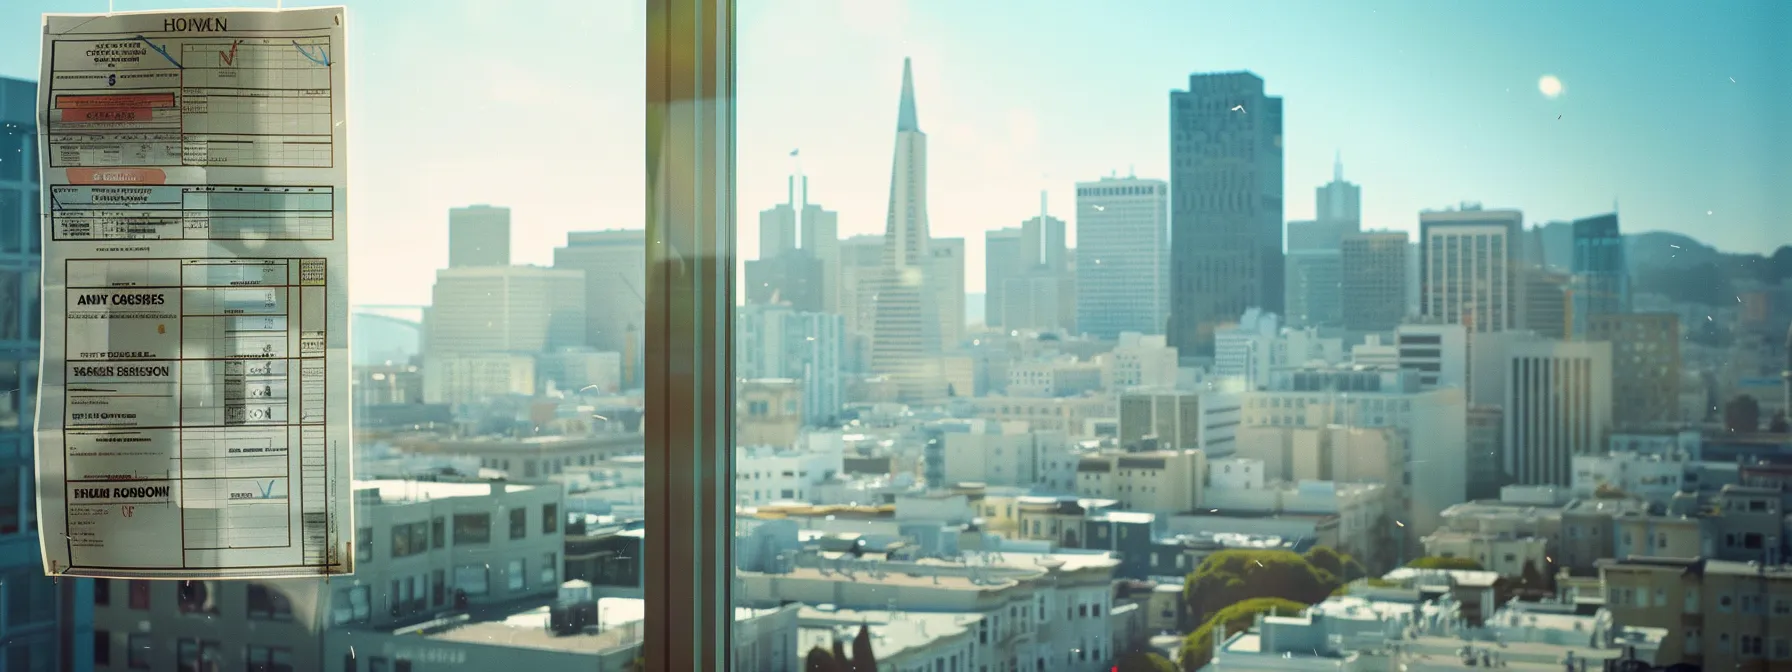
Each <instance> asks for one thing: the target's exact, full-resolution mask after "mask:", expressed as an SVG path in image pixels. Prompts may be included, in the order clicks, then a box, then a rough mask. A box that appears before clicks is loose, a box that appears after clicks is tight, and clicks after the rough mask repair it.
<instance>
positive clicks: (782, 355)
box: [734, 305, 846, 426]
mask: <svg viewBox="0 0 1792 672" xmlns="http://www.w3.org/2000/svg"><path fill="white" fill-rule="evenodd" d="M737 315H738V317H737V318H736V321H735V325H734V326H735V334H736V336H735V341H734V352H735V360H734V361H735V375H736V376H737V377H740V378H747V379H756V378H789V379H793V380H796V381H798V382H799V384H800V385H801V386H802V388H803V402H802V407H803V422H804V424H807V425H810V426H825V425H830V424H833V423H835V422H837V418H838V417H839V414H840V409H841V408H843V407H844V405H845V403H846V396H845V389H844V387H845V378H844V374H845V371H844V360H845V358H846V333H845V332H846V320H845V318H843V317H841V316H839V315H835V314H832V313H809V312H799V311H796V310H792V309H790V308H788V307H785V306H763V305H761V306H743V307H741V308H740V309H739V310H738V312H737Z"/></svg>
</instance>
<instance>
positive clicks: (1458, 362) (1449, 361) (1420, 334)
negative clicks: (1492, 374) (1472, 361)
mask: <svg viewBox="0 0 1792 672" xmlns="http://www.w3.org/2000/svg"><path fill="white" fill-rule="evenodd" d="M1394 343H1395V346H1396V347H1398V348H1399V365H1400V368H1402V369H1405V370H1408V371H1414V372H1417V373H1418V374H1419V385H1420V387H1422V388H1424V389H1432V388H1436V387H1466V386H1467V385H1468V330H1466V329H1464V328H1463V326H1462V325H1460V324H1402V325H1400V326H1399V327H1396V328H1395V329H1394Z"/></svg>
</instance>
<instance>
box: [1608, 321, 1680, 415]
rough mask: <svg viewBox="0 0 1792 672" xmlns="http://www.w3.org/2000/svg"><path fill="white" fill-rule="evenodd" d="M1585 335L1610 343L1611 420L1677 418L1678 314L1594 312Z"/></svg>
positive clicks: (1678, 382) (1678, 383) (1678, 381)
mask: <svg viewBox="0 0 1792 672" xmlns="http://www.w3.org/2000/svg"><path fill="white" fill-rule="evenodd" d="M1587 340H1589V341H1608V342H1610V343H1611V344H1612V390H1613V396H1612V401H1613V405H1612V421H1613V423H1614V424H1615V425H1616V427H1617V428H1618V429H1620V430H1639V429H1649V428H1659V427H1662V426H1673V425H1677V424H1679V423H1678V422H1677V421H1678V420H1679V419H1680V316H1679V315H1677V314H1674V313H1618V314H1606V315H1595V316H1594V317H1593V318H1592V320H1590V323H1589V324H1588V325H1587Z"/></svg>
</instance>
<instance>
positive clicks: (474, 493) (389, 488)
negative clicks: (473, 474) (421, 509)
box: [354, 479, 535, 504]
mask: <svg viewBox="0 0 1792 672" xmlns="http://www.w3.org/2000/svg"><path fill="white" fill-rule="evenodd" d="M534 487H535V486H533V485H524V484H520V483H501V482H471V483H452V482H442V481H406V480H397V479H384V480H372V481H355V485H354V490H355V491H356V492H360V491H363V490H377V491H378V492H379V497H380V503H381V504H404V503H408V502H425V501H430V500H435V499H449V498H453V497H484V496H487V495H491V494H494V492H493V490H494V488H503V491H504V492H523V491H525V490H530V489H533V488H534Z"/></svg>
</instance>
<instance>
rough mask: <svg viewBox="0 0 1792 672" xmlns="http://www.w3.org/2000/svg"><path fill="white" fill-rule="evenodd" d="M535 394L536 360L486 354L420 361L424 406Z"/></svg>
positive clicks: (459, 355)
mask: <svg viewBox="0 0 1792 672" xmlns="http://www.w3.org/2000/svg"><path fill="white" fill-rule="evenodd" d="M534 394H535V358H534V357H533V356H530V355H522V354H514V353H502V352H486V353H461V354H447V355H430V356H429V357H427V358H425V359H424V360H423V402H424V403H428V404H467V403H478V402H480V401H484V400H486V399H489V398H492V397H503V396H510V395H519V396H532V395H534Z"/></svg>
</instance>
